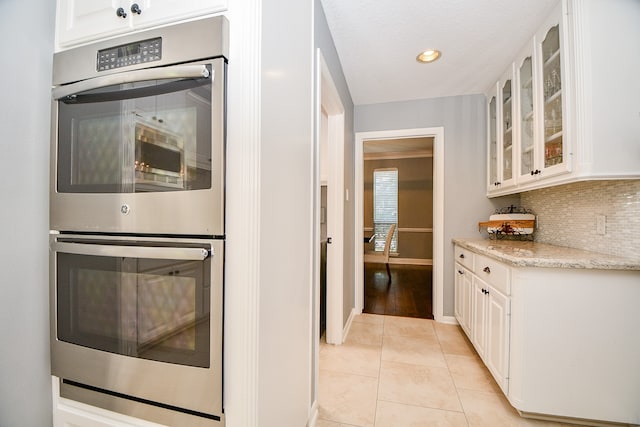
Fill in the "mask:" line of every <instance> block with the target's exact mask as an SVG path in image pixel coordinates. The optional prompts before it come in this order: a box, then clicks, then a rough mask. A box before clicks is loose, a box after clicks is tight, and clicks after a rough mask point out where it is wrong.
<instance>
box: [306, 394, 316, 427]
mask: <svg viewBox="0 0 640 427" xmlns="http://www.w3.org/2000/svg"><path fill="white" fill-rule="evenodd" d="M310 412H311V413H310V414H309V422H308V423H307V427H315V426H316V423H317V422H318V400H315V401H314V402H313V405H311V411H310Z"/></svg>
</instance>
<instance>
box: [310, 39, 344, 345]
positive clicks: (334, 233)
mask: <svg viewBox="0 0 640 427" xmlns="http://www.w3.org/2000/svg"><path fill="white" fill-rule="evenodd" d="M316 56H317V58H316V59H317V61H316V64H317V67H318V69H317V70H316V71H317V74H316V75H317V76H319V77H318V82H317V84H318V86H319V87H318V88H317V91H318V94H319V97H318V106H317V113H316V114H317V117H316V123H318V124H320V123H321V114H322V110H324V111H325V112H326V113H327V159H325V160H326V162H327V165H326V166H328V173H327V212H326V220H327V237H331V240H332V243H331V244H327V300H326V301H327V307H326V310H327V327H326V332H325V334H326V335H325V339H326V342H327V343H329V344H342V342H343V339H344V333H343V329H344V307H343V306H344V241H345V236H344V194H345V190H344V139H345V138H344V128H345V125H344V117H345V110H344V106H343V104H342V99H341V98H340V94H339V93H338V89H337V88H336V85H335V83H334V81H333V78H332V77H331V72H330V71H329V67H328V66H327V63H326V61H325V59H324V57H323V55H322V52H321V51H320V49H317V53H316ZM318 127H319V126H318ZM316 136H317V141H318V145H319V144H320V129H318V130H317V132H316ZM316 152H318V151H316ZM315 181H316V185H315V189H314V191H317V192H319V191H320V185H321V180H320V168H318V170H317V173H316V176H315ZM316 211H317V215H318V216H317V218H320V215H319V211H320V203H319V198H316ZM317 222H318V221H317ZM316 226H319V224H316ZM315 246H316V247H317V248H319V247H320V236H319V232H318V234H316V243H315ZM318 271H319V269H318ZM316 276H317V275H316ZM316 280H317V279H316ZM316 283H317V286H316V289H317V290H318V292H319V280H317V281H316ZM318 292H316V293H315V294H316V295H319V293H318ZM319 314H320V313H319V308H318V312H317V313H316V315H315V317H314V318H318V319H319Z"/></svg>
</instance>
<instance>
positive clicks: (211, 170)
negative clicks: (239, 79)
mask: <svg viewBox="0 0 640 427" xmlns="http://www.w3.org/2000/svg"><path fill="white" fill-rule="evenodd" d="M224 73H225V63H224V59H223V58H219V59H214V60H210V61H205V62H199V63H191V64H186V65H174V66H168V67H158V68H149V69H141V70H135V71H128V72H122V73H116V74H108V75H105V76H100V77H96V78H93V79H89V80H83V81H80V82H77V83H72V84H68V85H64V86H59V87H57V88H55V89H54V90H53V106H52V108H53V114H52V115H53V129H52V147H51V153H52V156H51V159H52V162H51V224H50V225H51V229H53V230H61V231H99V232H127V233H155V234H193V235H223V234H224V229H223V221H224V218H223V212H224V206H223V204H224V193H223V190H224V181H223V179H224V114H225V111H224V82H225V75H224Z"/></svg>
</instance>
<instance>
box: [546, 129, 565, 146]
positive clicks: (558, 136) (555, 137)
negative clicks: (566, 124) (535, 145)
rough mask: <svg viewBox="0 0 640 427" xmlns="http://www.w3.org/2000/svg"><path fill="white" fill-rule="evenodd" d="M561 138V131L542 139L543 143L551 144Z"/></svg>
mask: <svg viewBox="0 0 640 427" xmlns="http://www.w3.org/2000/svg"><path fill="white" fill-rule="evenodd" d="M561 137H562V131H559V132H556V133H554V134H551V135H549V136H548V137H546V138H545V139H544V143H545V144H547V143H549V142H553V141H554V140H556V139H558V138H561Z"/></svg>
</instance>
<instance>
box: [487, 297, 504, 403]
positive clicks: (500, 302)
mask: <svg viewBox="0 0 640 427" xmlns="http://www.w3.org/2000/svg"><path fill="white" fill-rule="evenodd" d="M486 299H487V312H486V319H487V349H486V354H487V357H486V359H485V363H486V364H487V368H489V371H491V373H492V374H493V376H494V378H495V379H496V382H497V383H498V385H499V386H500V388H502V390H503V391H504V392H505V394H506V393H507V387H508V381H507V379H508V374H509V313H510V311H509V309H510V307H509V298H507V297H506V296H504V295H503V294H501V293H500V292H498V291H497V290H496V289H494V288H492V287H491V288H489V294H488V295H487V298H486Z"/></svg>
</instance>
